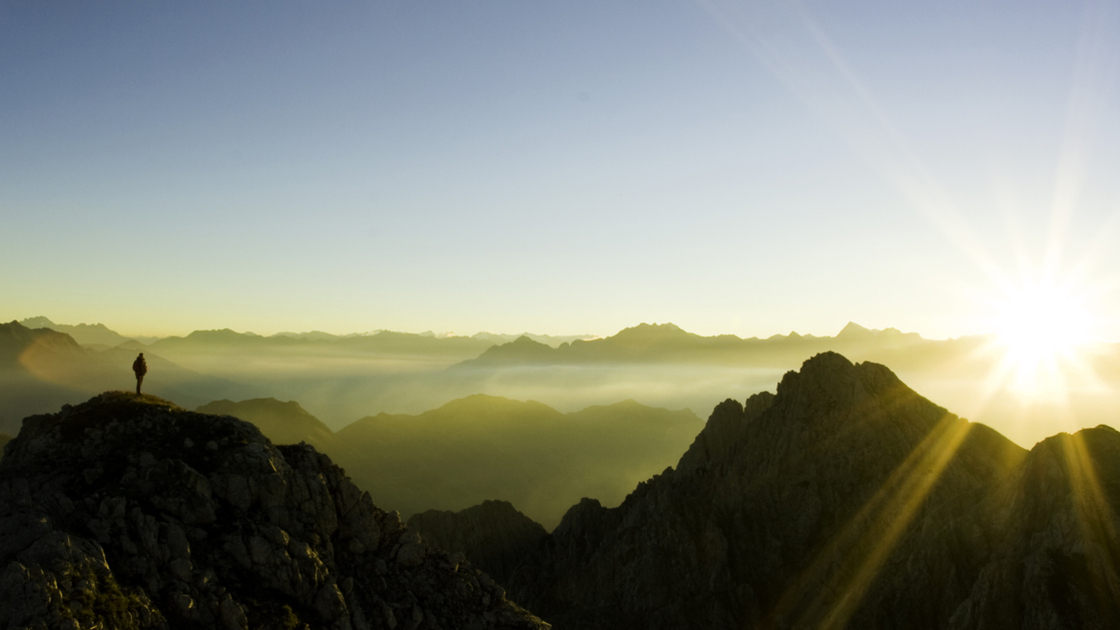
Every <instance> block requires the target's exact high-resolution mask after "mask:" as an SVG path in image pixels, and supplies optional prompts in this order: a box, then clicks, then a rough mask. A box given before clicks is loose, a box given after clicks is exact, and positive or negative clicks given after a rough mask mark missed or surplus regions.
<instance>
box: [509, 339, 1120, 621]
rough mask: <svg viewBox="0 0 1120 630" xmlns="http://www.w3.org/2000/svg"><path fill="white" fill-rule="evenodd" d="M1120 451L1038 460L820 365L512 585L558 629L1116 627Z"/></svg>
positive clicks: (1049, 454)
mask: <svg viewBox="0 0 1120 630" xmlns="http://www.w3.org/2000/svg"><path fill="white" fill-rule="evenodd" d="M1118 455H1120V433H1117V432H1116V431H1115V430H1113V429H1111V428H1109V427H1098V428H1097V429H1090V430H1085V431H1081V432H1079V433H1077V434H1076V435H1073V436H1069V435H1060V436H1057V437H1055V438H1051V439H1050V440H1047V441H1046V442H1043V443H1041V444H1040V445H1038V446H1036V447H1035V449H1034V450H1032V451H1031V452H1030V453H1027V452H1026V451H1025V450H1023V449H1021V448H1019V447H1018V446H1016V445H1015V444H1014V443H1012V442H1010V441H1009V440H1007V439H1005V438H1003V436H1001V435H999V434H998V433H997V432H995V431H993V430H991V429H989V428H988V427H985V426H983V425H978V424H974V423H969V422H967V421H966V420H963V419H960V418H958V417H957V416H955V415H953V414H950V413H948V412H947V411H946V410H945V409H943V408H941V407H938V406H937V405H934V404H933V403H931V402H929V401H928V400H926V399H924V398H922V397H921V396H919V395H918V394H916V393H915V392H914V391H912V390H911V389H909V388H908V387H906V386H905V385H904V384H903V383H902V382H901V381H899V379H898V378H897V377H896V376H895V375H894V374H893V373H891V372H890V370H888V369H887V368H885V367H884V366H881V365H877V364H872V363H863V364H856V365H853V364H852V363H850V362H849V361H848V360H847V359H845V358H844V357H842V356H840V355H837V354H834V353H824V354H821V355H818V356H816V357H814V358H812V359H810V360H809V361H806V362H805V364H804V365H803V366H802V369H801V371H800V372H789V373H787V374H786V376H785V377H784V378H783V379H782V381H781V382H780V383H779V385H778V388H777V394H776V395H771V394H759V395H756V396H753V397H751V398H750V399H749V400H748V401H747V404H746V406H745V407H744V406H743V405H740V404H739V403H738V402H736V401H727V402H725V403H722V404H721V405H719V406H718V407H717V408H716V409H715V411H714V412H713V414H712V416H711V418H710V419H709V421H708V424H707V426H706V428H705V429H704V431H703V432H701V434H700V435H699V436H698V437H697V439H696V441H695V442H694V443H693V445H692V447H691V448H690V449H689V450H688V452H687V453H686V454H685V455H684V456H683V457H682V458H681V460H680V463H679V464H678V466H677V467H676V469H675V470H674V469H667V470H666V471H665V472H664V473H662V474H660V475H657V476H656V477H654V478H653V479H651V480H649V481H648V482H645V483H642V484H640V485H639V486H638V487H637V489H636V490H635V491H634V492H633V493H631V494H630V495H629V496H628V497H627V498H626V500H625V501H624V502H623V503H622V505H620V506H619V507H617V508H613V509H607V508H604V507H603V506H601V505H600V504H599V502H598V501H595V500H591V499H585V500H584V501H582V502H581V503H579V504H578V505H576V506H574V507H573V508H572V509H571V510H569V512H568V513H567V514H566V515H565V516H564V518H563V520H562V522H561V523H560V525H559V526H558V527H557V528H556V530H555V531H553V532H552V533H551V534H550V535H549V536H548V537H547V538H546V539H545V540H544V541H543V542H542V544H541V545H540V547H539V549H538V551H537V553H535V554H533V555H531V556H530V557H528V558H527V559H526V561H525V562H523V563H522V564H521V565H520V566H519V567H518V568H517V569H516V570H515V571H514V573H513V575H512V576H511V578H510V580H509V585H510V589H511V593H513V595H514V596H515V597H516V598H517V599H518V601H521V602H523V603H525V604H526V605H528V606H530V607H531V608H532V609H533V610H534V611H536V612H537V614H540V615H542V616H543V617H544V618H545V619H548V620H549V621H550V622H552V623H553V624H554V626H555V627H556V628H560V629H570V628H580V629H585V630H586V629H604V630H605V629H608V628H609V629H612V630H614V629H625V628H643V629H658V628H664V629H670V628H673V629H678V628H696V629H701V628H705V629H707V628H870V629H876V628H882V629H887V628H892V629H896V628H907V629H926V628H928V629H931V630H932V629H938V630H942V629H947V628H951V629H975V630H980V629H992V628H1101V629H1102V630H1103V629H1104V628H1115V627H1120V605H1118V604H1117V602H1120V579H1118V567H1120V541H1118V537H1117V532H1118V531H1120V520H1118V518H1117V515H1116V506H1117V505H1120V457H1118Z"/></svg>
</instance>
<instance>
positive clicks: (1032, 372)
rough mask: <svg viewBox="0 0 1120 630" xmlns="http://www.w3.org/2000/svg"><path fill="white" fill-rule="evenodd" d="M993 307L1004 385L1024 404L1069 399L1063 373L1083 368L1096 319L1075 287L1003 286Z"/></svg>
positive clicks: (1040, 283) (1042, 284)
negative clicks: (1027, 401)
mask: <svg viewBox="0 0 1120 630" xmlns="http://www.w3.org/2000/svg"><path fill="white" fill-rule="evenodd" d="M1002 294H1003V295H1002V296H1001V297H1000V298H999V299H997V300H996V301H995V303H994V304H993V306H994V307H995V308H994V311H995V317H994V318H993V321H992V329H993V332H994V333H995V335H996V341H995V345H996V347H997V348H998V349H999V350H1000V351H1002V353H1003V357H1002V359H1001V366H1000V372H1001V373H1003V374H1004V378H1005V385H1006V386H1007V387H1008V388H1009V389H1011V390H1012V391H1014V392H1015V393H1016V394H1018V395H1019V396H1020V397H1021V398H1027V399H1034V398H1054V397H1064V395H1065V392H1066V382H1065V381H1066V379H1065V372H1066V370H1065V369H1064V368H1066V367H1069V366H1073V367H1077V366H1080V365H1083V363H1084V361H1083V357H1082V354H1083V352H1084V351H1085V347H1086V344H1087V343H1088V342H1089V331H1090V329H1091V327H1092V325H1093V317H1092V314H1091V313H1090V312H1089V310H1088V308H1087V307H1086V304H1085V299H1084V298H1083V297H1082V296H1083V295H1084V292H1081V291H1078V290H1077V288H1076V287H1075V286H1073V285H1072V284H1071V283H1064V284H1063V283H1056V282H1046V281H1035V282H1031V281H1026V282H1023V283H1021V284H1019V285H1017V286H1004V287H1003V291H1002Z"/></svg>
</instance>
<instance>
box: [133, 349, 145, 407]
mask: <svg viewBox="0 0 1120 630" xmlns="http://www.w3.org/2000/svg"><path fill="white" fill-rule="evenodd" d="M132 371H133V372H136V395H137V396H139V395H140V383H143V382H144V375H145V374H147V373H148V362H147V361H145V360H144V353H143V352H141V353H140V356H138V357H136V360H135V361H133V362H132Z"/></svg>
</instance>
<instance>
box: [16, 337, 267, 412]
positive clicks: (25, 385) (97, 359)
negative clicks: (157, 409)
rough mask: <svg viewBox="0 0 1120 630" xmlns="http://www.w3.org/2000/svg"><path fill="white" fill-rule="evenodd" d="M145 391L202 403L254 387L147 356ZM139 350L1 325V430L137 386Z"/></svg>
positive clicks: (243, 394)
mask: <svg viewBox="0 0 1120 630" xmlns="http://www.w3.org/2000/svg"><path fill="white" fill-rule="evenodd" d="M145 357H146V358H147V361H148V376H147V377H145V379H144V391H146V392H151V393H153V394H156V395H163V396H174V397H176V398H177V399H179V400H183V401H185V402H190V403H193V404H201V403H203V402H206V401H207V400H213V399H214V398H215V397H217V396H226V397H238V398H245V397H248V396H250V395H252V394H253V393H255V390H253V389H252V388H250V387H246V386H243V385H239V384H237V383H233V382H230V381H226V380H223V379H220V378H214V377H211V376H204V375H202V374H198V373H195V372H192V371H190V370H187V369H184V368H182V367H180V366H178V365H175V364H174V363H172V362H170V361H167V360H166V359H164V358H162V357H160V356H159V355H156V354H152V353H150V352H145ZM135 358H136V351H135V350H131V349H129V348H125V347H117V348H110V349H107V350H95V349H93V348H87V347H83V346H81V345H79V344H78V343H77V342H76V341H74V339H73V338H71V337H70V336H69V335H67V334H65V333H60V332H56V331H53V330H50V329H47V328H40V329H35V330H32V329H29V328H27V327H25V326H23V325H22V324H20V323H19V322H14V321H13V322H10V323H8V324H0V431H5V432H8V433H16V432H17V431H18V429H19V421H20V419H21V418H23V417H25V416H28V415H31V414H34V413H42V412H44V411H47V410H50V409H57V408H58V407H60V406H62V405H63V404H73V403H77V402H80V401H82V400H85V399H86V398H88V397H89V396H90V395H92V394H94V393H96V392H99V391H105V390H106V389H114V388H120V387H134V386H135V383H136V378H135V376H134V375H133V373H132V361H133V360H134V359H135Z"/></svg>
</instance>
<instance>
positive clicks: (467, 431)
mask: <svg viewBox="0 0 1120 630" xmlns="http://www.w3.org/2000/svg"><path fill="white" fill-rule="evenodd" d="M531 343H534V342H531ZM700 426H701V423H700V421H699V419H698V418H696V416H695V415H694V414H693V413H692V412H690V411H668V410H665V409H656V408H650V407H645V406H643V405H639V404H638V403H635V402H633V401H627V402H623V403H619V404H616V405H608V406H597V407H589V408H587V409H584V410H582V411H578V412H574V413H569V414H563V413H560V412H559V411H556V410H555V409H553V408H551V407H548V406H546V405H542V404H541V403H538V402H532V401H529V402H519V401H514V400H509V399H505V398H499V397H494V396H484V395H476V396H470V397H467V398H464V399H460V400H455V401H452V402H450V403H448V404H446V405H444V406H443V407H440V408H439V409H434V410H431V411H428V412H425V413H422V414H420V415H417V416H411V415H390V414H384V413H382V414H378V415H376V416H371V417H366V418H362V419H361V420H359V421H357V422H355V423H353V424H351V425H349V426H347V427H345V428H343V429H342V430H341V431H339V432H338V433H337V436H338V438H339V440H340V441H341V442H342V443H344V444H346V445H347V446H348V447H349V448H350V449H351V450H350V451H349V452H348V453H347V454H344V455H343V454H340V456H339V457H340V458H345V459H343V460H342V461H343V463H344V465H345V466H346V468H347V470H349V471H350V472H351V474H352V475H353V476H354V479H355V480H356V481H357V483H358V484H359V485H360V486H362V487H363V488H365V489H366V490H368V491H369V492H370V494H371V495H372V496H373V497H374V499H375V500H376V501H377V502H378V504H380V505H385V506H387V507H390V508H392V509H396V510H399V511H401V513H402V514H405V515H409V514H414V513H416V512H420V511H424V510H429V509H441V510H447V509H451V510H458V509H463V508H465V507H468V506H470V505H473V504H476V503H480V502H482V501H483V500H485V499H488V498H497V499H502V500H507V501H511V502H513V503H514V504H516V505H518V506H519V507H520V509H522V510H524V511H525V513H526V514H529V515H530V516H532V517H533V518H534V519H535V520H537V521H539V522H541V523H543V524H544V525H545V526H546V527H550V526H552V525H554V524H555V523H556V522H558V521H559V519H560V516H561V515H562V514H563V513H564V510H566V509H567V507H568V506H569V505H571V503H572V502H574V501H575V500H577V499H578V498H579V497H580V496H584V495H586V494H593V495H594V496H599V497H601V498H602V499H603V500H604V501H621V500H622V498H623V496H625V494H626V491H627V490H629V489H630V488H632V487H633V485H634V484H635V483H637V482H638V481H639V480H641V479H645V478H647V477H649V475H651V474H653V473H654V472H656V471H658V470H662V469H663V468H664V467H665V466H667V465H670V464H672V462H673V461H675V460H676V459H677V457H678V455H679V453H680V452H681V450H683V449H684V447H685V445H687V444H688V443H689V442H690V441H691V440H692V439H693V437H694V436H695V435H696V432H697V431H698V429H699V428H700ZM351 457H352V459H351Z"/></svg>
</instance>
